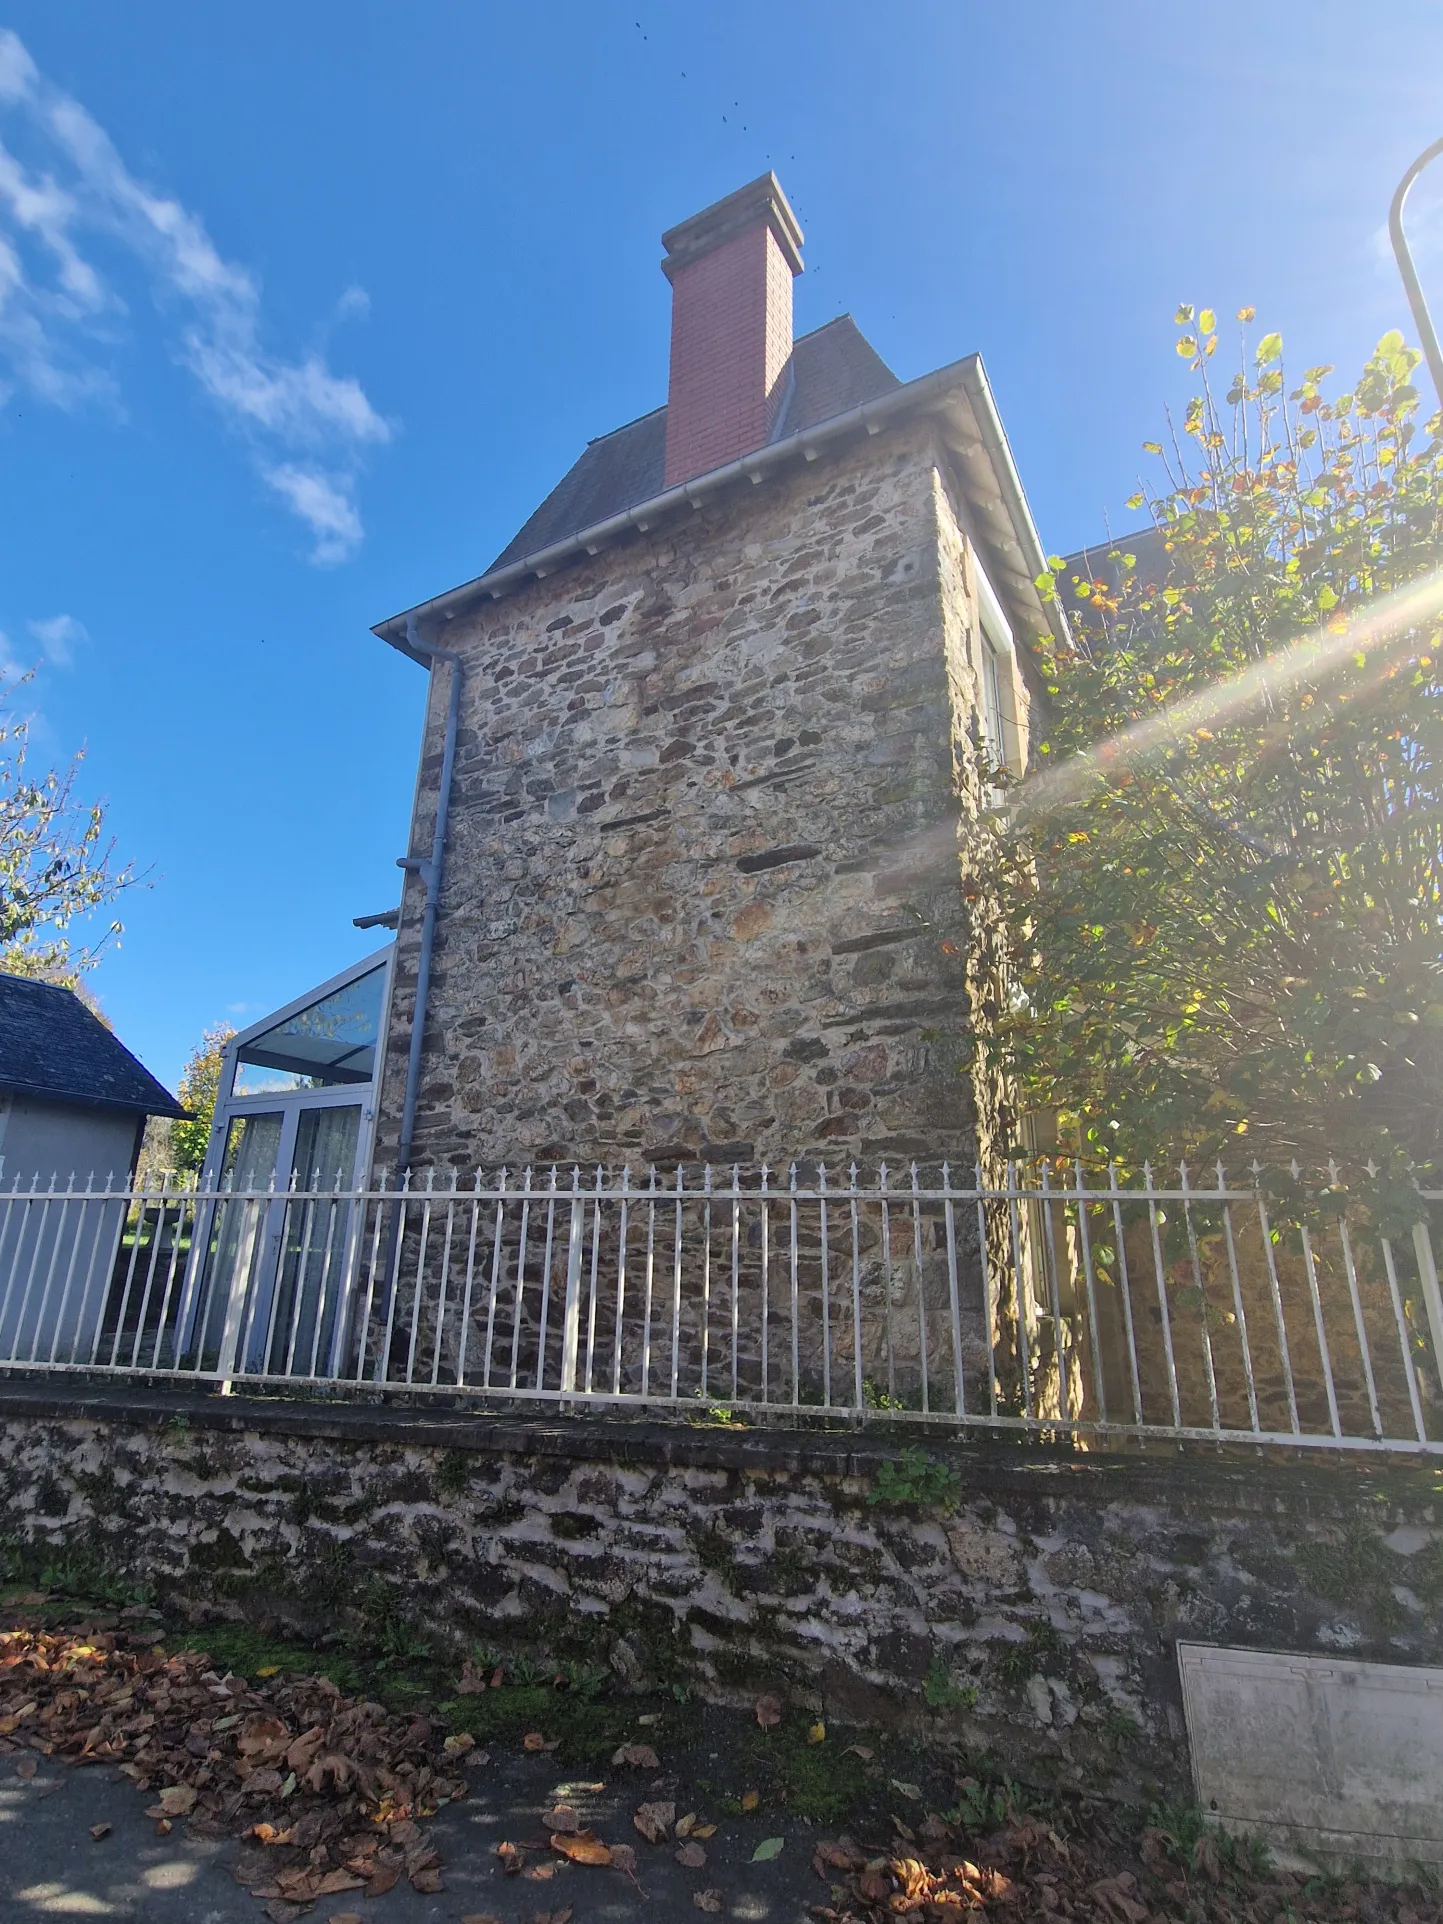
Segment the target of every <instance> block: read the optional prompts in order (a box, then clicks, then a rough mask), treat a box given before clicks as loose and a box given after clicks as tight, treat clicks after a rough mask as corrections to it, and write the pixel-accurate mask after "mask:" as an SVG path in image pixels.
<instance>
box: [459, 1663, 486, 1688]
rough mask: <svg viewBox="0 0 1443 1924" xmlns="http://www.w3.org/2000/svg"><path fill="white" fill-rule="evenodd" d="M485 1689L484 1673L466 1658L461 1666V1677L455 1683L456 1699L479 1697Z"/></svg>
mask: <svg viewBox="0 0 1443 1924" xmlns="http://www.w3.org/2000/svg"><path fill="white" fill-rule="evenodd" d="M485 1688H486V1672H485V1671H484V1670H482V1669H481V1667H480V1665H479V1664H477V1663H475V1662H473V1661H472V1659H471V1658H470V1657H468V1658H467V1659H466V1661H465V1663H463V1664H462V1666H461V1675H460V1677H459V1679H458V1680H457V1683H456V1695H457V1696H458V1697H479V1696H480V1695H481V1692H482V1691H483V1690H484V1689H485Z"/></svg>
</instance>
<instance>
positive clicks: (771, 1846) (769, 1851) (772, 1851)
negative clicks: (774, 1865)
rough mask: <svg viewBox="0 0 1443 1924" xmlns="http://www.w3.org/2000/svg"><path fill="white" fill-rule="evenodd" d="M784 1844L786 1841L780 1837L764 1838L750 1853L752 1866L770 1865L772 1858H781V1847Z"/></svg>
mask: <svg viewBox="0 0 1443 1924" xmlns="http://www.w3.org/2000/svg"><path fill="white" fill-rule="evenodd" d="M785 1842H786V1839H785V1838H782V1837H764V1838H763V1839H762V1841H761V1843H760V1844H758V1845H757V1847H756V1849H755V1850H754V1851H753V1852H752V1862H753V1863H754V1864H770V1863H771V1861H772V1859H773V1858H774V1857H780V1856H781V1854H782V1845H783V1844H784V1843H785Z"/></svg>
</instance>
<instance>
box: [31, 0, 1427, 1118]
mask: <svg viewBox="0 0 1443 1924" xmlns="http://www.w3.org/2000/svg"><path fill="white" fill-rule="evenodd" d="M0 29H4V30H6V31H7V32H8V33H9V34H10V35H11V36H12V38H10V39H7V40H5V41H4V42H3V43H0V633H3V635H4V637H5V641H4V655H5V658H6V659H8V660H9V661H10V662H11V663H13V664H18V665H22V666H29V665H31V664H36V663H38V664H39V666H38V672H37V674H36V676H35V679H34V681H33V682H32V683H31V684H30V686H29V688H28V689H27V691H26V695H25V700H26V702H27V703H28V704H29V705H30V706H31V707H32V708H33V709H34V711H35V716H36V722H35V727H36V752H37V754H38V755H40V756H42V757H44V758H45V759H46V760H50V761H59V760H62V759H64V758H67V757H68V756H69V755H70V754H71V753H72V752H74V751H75V750H76V749H78V748H80V747H81V746H84V747H85V749H86V761H85V764H84V769H83V772H82V775H81V777H80V787H81V790H82V791H83V792H84V793H85V794H86V795H87V796H92V795H93V796H99V797H104V798H105V799H106V801H107V804H108V811H109V825H110V829H111V831H112V832H113V834H114V836H115V838H116V843H117V850H118V853H119V855H120V857H121V858H122V859H128V860H133V861H134V862H135V863H136V865H137V866H138V867H139V868H141V869H143V870H145V871H146V874H147V886H146V887H145V888H144V889H141V890H136V891H134V892H132V893H131V894H130V896H129V897H128V898H127V899H126V902H125V904H124V907H123V911H122V913H123V917H124V920H125V924H126V932H125V936H124V939H123V942H122V943H121V945H120V947H119V948H118V949H117V950H116V951H114V952H113V953H111V954H109V955H108V956H107V957H106V959H105V960H104V962H103V963H102V965H101V967H100V968H99V970H98V971H97V973H96V975H95V976H94V978H93V987H94V989H95V990H96V992H97V993H98V995H99V996H100V999H101V1001H102V1003H103V1005H104V1007H105V1009H106V1011H107V1013H108V1014H109V1016H110V1017H111V1019H112V1020H113V1021H114V1023H115V1025H116V1027H117V1030H118V1031H119V1033H120V1034H121V1036H122V1037H123V1038H124V1039H125V1040H126V1041H127V1042H128V1043H129V1044H130V1046H131V1047H132V1048H134V1049H135V1050H136V1051H137V1053H138V1054H139V1055H141V1056H142V1058H143V1059H144V1060H145V1061H146V1062H147V1063H148V1064H149V1066H151V1067H152V1068H153V1069H154V1070H155V1071H156V1072H157V1073H158V1074H160V1075H161V1076H162V1077H164V1078H166V1079H168V1080H170V1081H171V1082H172V1083H173V1081H174V1079H175V1077H176V1076H177V1075H178V1073H179V1070H180V1067H181V1064H182V1062H183V1060H184V1058H185V1055H186V1053H187V1051H188V1049H189V1048H190V1046H191V1044H192V1043H193V1042H194V1040H195V1039H196V1037H197V1036H198V1035H199V1033H200V1031H201V1029H202V1028H203V1027H204V1026H205V1025H207V1024H208V1023H213V1022H217V1021H222V1020H229V1021H231V1022H233V1023H235V1024H237V1025H241V1024H243V1023H245V1022H247V1021H250V1020H253V1019H254V1018H255V1017H256V1016H258V1015H260V1014H263V1013H264V1012H265V1011H266V1010H267V1009H269V1008H271V1007H273V1006H275V1005H276V1004H278V1003H280V1002H282V1001H285V1000H288V999H289V998H290V997H292V996H293V995H296V994H298V993H300V992H301V991H302V990H304V989H305V988H307V987H308V986H309V985H310V984H311V983H312V982H314V981H317V980H319V979H321V978H323V977H324V976H326V975H328V974H330V973H333V972H334V971H335V970H337V969H339V968H341V967H343V966H344V965H345V964H346V963H347V962H349V961H351V960H352V959H354V958H355V957H358V956H359V955H362V954H364V953H367V952H368V950H369V949H370V948H371V947H373V946H374V945H375V937H374V936H371V937H366V936H363V935H360V934H358V933H357V932H356V931H355V930H354V929H352V927H351V925H350V919H351V917H352V916H353V915H356V914H360V913H365V912H367V911H371V910H377V909H382V908H385V907H387V906H389V905H390V904H391V903H392V902H394V901H395V899H396V897H397V871H396V869H395V866H394V859H395V857H396V856H397V855H398V854H400V853H401V852H402V851H403V849H404V845H405V835H406V830H407V822H408V814H409V808H410V799H411V790H412V783H413V780H414V775H415V757H416V746H417V729H418V725H419V717H420V712H421V701H422V694H423V677H422V675H421V672H420V671H419V670H418V669H416V668H415V667H413V666H412V665H411V664H409V663H407V662H405V661H403V660H402V659H401V658H400V657H398V656H396V655H395V654H393V653H392V652H391V651H390V650H388V649H387V648H385V647H384V646H383V645H382V644H381V643H380V642H378V641H377V640H376V639H375V638H374V637H373V636H372V635H371V634H370V633H369V628H370V625H371V623H372V622H374V621H377V620H379V619H381V618H382V617H383V616H385V615H388V614H391V613H393V612H394V611H395V610H397V609H399V608H403V607H406V606H408V605H410V604H412V603H414V602H416V601H418V600H420V599H422V598H424V597H426V596H428V595H430V594H433V593H436V592H438V591H440V590H442V589H444V588H446V587H449V586H451V585H453V584H454V583H456V582H458V581H460V580H464V579H466V578H468V577H470V576H471V575H474V574H476V573H477V572H479V571H480V569H481V568H482V567H484V565H485V564H486V563H487V562H488V561H489V560H490V559H491V557H492V556H493V555H494V554H495V553H496V551H497V550H498V549H500V548H501V547H502V546H503V545H504V543H505V542H506V541H507V540H508V539H509V538H510V536H511V534H512V533H513V532H514V531H515V529H516V527H517V526H518V525H519V524H520V523H521V522H522V521H523V520H524V519H525V517H526V515H527V514H528V513H529V512H530V510H531V509H532V507H533V506H534V505H535V504H536V502H537V501H538V500H539V498H540V497H541V496H542V495H543V494H544V493H545V492H546V491H547V489H548V488H549V487H550V486H551V485H552V484H553V482H554V481H555V480H556V479H557V478H558V477H559V475H560V474H561V473H562V472H563V470H564V469H565V468H566V467H567V466H568V465H569V463H570V462H571V461H572V460H573V459H574V458H575V456H576V454H577V453H578V452H579V451H580V449H581V447H582V446H583V444H584V443H585V441H586V440H587V439H588V438H589V437H590V436H592V435H595V434H599V433H602V432H605V431H606V430H608V429H609V428H611V427H614V426H616V425H617V424H619V423H620V422H622V421H625V420H628V419H630V418H631V417H633V416H634V415H637V414H639V413H642V412H644V411H645V410H646V409H648V408H651V407H654V406H656V405H657V404H658V403H659V402H660V401H662V400H663V399H664V398H665V382H666V349H667V329H668V318H669V314H668V289H667V286H666V282H665V281H664V279H663V277H662V275H661V274H660V272H659V271H658V265H657V263H658V261H659V258H660V251H661V250H660V244H659V235H660V233H661V230H662V229H663V228H664V227H666V226H669V225H671V224H672V223H673V222H675V221H677V220H679V219H682V218H684V217H685V216H686V215H688V214H691V213H693V212H695V211H696V210H697V209H698V208H700V207H702V206H704V205H706V204H707V203H708V202H709V201H711V200H713V199H716V198H717V197H718V196H720V195H721V194H723V193H726V192H729V191H730V190H731V189H732V188H733V187H735V186H738V185H740V184H741V183H742V182H743V181H745V180H748V179H750V178H752V177H753V176H754V175H756V174H758V173H760V172H761V171H762V170H763V169H764V168H765V167H767V166H768V165H771V166H774V167H775V168H776V170H777V172H778V174H779V175H780V177H781V179H782V181H783V184H784V185H785V187H786V189H787V191H788V193H789V195H790V196H791V198H792V200H793V204H794V205H795V207H796V209H797V211H798V214H799V216H800V218H801V221H802V225H803V227H804V228H805V230H806V236H807V243H806V258H807V272H806V274H805V275H804V276H803V278H802V279H801V280H800V281H799V282H798V284H797V327H798V331H799V332H801V331H804V330H805V329H807V328H809V327H813V326H816V325H817V324H819V323H820V322H822V321H824V320H826V319H828V318H830V317H831V316H832V315H834V314H836V313H839V312H841V311H842V310H843V309H848V310H850V311H851V312H852V313H853V314H854V315H855V316H856V318H857V321H858V323H859V325H860V326H861V327H862V329H863V330H864V332H866V333H867V334H868V335H869V337H870V338H871V339H872V341H873V342H874V344H875V345H876V346H877V348H878V349H879V350H880V351H881V353H882V354H883V355H884V356H885V358H886V359H887V360H888V361H889V362H890V363H891V365H892V366H893V367H894V368H895V369H896V371H897V372H898V373H899V374H900V375H902V376H903V377H904V378H908V377H911V376H914V375H918V374H921V373H924V372H925V371H926V370H927V369H928V368H930V367H933V366H936V365H938V364H940V363H942V362H945V361H949V360H953V359H955V358H956V357H957V356H959V355H961V354H964V353H967V352H970V351H972V350H979V351H980V352H981V353H982V355H983V357H984V359H985V361H986V363H987V366H988V369H989V372H990V374H991V377H992V381H993V384H994V387H995V389H996V391H997V395H998V398H999V402H1000V405H1001V408H1002V411H1003V416H1004V419H1005V421H1006V423H1007V427H1008V430H1009V433H1010V435H1011V438H1012V442H1013V445H1014V448H1015V451H1016V454H1017V458H1018V462H1019V465H1020V468H1021V472H1022V475H1023V479H1024V482H1025V485H1026V487H1027V489H1028V492H1029V495H1030V497H1031V500H1032V505H1033V509H1034V512H1035V513H1036V516H1037V519H1038V522H1039V525H1040V528H1041V531H1042V535H1043V539H1044V541H1045V542H1046V543H1047V544H1048V545H1049V547H1052V548H1063V549H1065V548H1067V547H1069V546H1074V545H1076V544H1078V543H1080V542H1082V541H1084V540H1087V539H1093V538H1095V537H1096V536H1097V535H1098V533H1099V531H1100V530H1101V529H1103V528H1104V527H1105V526H1106V525H1107V523H1108V518H1109V517H1111V518H1112V525H1113V526H1114V527H1124V526H1126V525H1128V523H1129V521H1130V519H1131V518H1130V517H1129V516H1128V515H1127V514H1126V512H1125V510H1123V509H1122V508H1121V505H1120V504H1121V502H1122V501H1123V499H1124V497H1125V496H1126V495H1127V494H1128V493H1129V492H1130V491H1131V488H1132V486H1133V485H1134V480H1135V476H1136V474H1137V472H1138V469H1139V462H1140V460H1141V458H1142V457H1140V455H1139V452H1138V449H1139V444H1140V442H1141V441H1142V440H1144V439H1145V438H1147V437H1149V436H1150V435H1151V434H1153V433H1154V432H1155V431H1156V428H1157V426H1158V422H1159V417H1160V412H1161V409H1162V407H1163V405H1164V404H1165V403H1166V402H1167V401H1169V400H1170V399H1176V397H1177V395H1178V394H1179V392H1180V391H1181V384H1182V382H1183V381H1184V380H1185V375H1184V374H1183V373H1182V371H1181V369H1180V366H1179V364H1178V363H1177V361H1176V359H1175V357H1174V356H1173V354H1172V350H1171V338H1172V328H1171V325H1170V322H1171V315H1172V311H1173V308H1174V306H1175V305H1176V303H1177V302H1178V301H1179V300H1195V301H1197V302H1199V303H1202V302H1209V303H1212V304H1214V305H1216V306H1217V307H1219V308H1220V309H1223V310H1226V311H1231V310H1232V309H1233V308H1235V307H1237V306H1238V305H1240V304H1242V303H1244V302H1251V303H1254V304H1255V305H1256V306H1257V308H1258V313H1259V321H1260V323H1266V324H1267V325H1269V326H1272V327H1277V328H1280V329H1281V330H1282V332H1283V334H1284V337H1285V339H1286V341H1287V342H1288V344H1289V348H1290V350H1291V351H1292V352H1293V353H1295V354H1296V355H1298V356H1300V357H1301V358H1302V360H1304V361H1308V362H1311V361H1333V362H1337V363H1338V364H1339V365H1340V366H1341V367H1343V368H1349V367H1350V366H1351V365H1352V364H1353V363H1355V362H1357V361H1358V359H1359V358H1360V357H1361V356H1362V355H1363V354H1364V353H1365V352H1366V351H1367V349H1368V348H1369V346H1370V345H1371V344H1372V342H1373V341H1374V340H1375V339H1376V338H1377V336H1378V335H1379V334H1380V333H1381V332H1382V331H1383V330H1384V329H1385V328H1387V327H1389V326H1392V325H1406V320H1407V316H1406V310H1405V308H1404V304H1403V300H1402V297H1401V294H1400V292H1399V289H1398V286H1397V282H1396V277H1395V275H1394V272H1393V270H1392V267H1391V264H1390V262H1389V260H1388V257H1387V255H1386V251H1385V248H1384V245H1383V243H1382V230H1383V223H1384V219H1385V215H1386V210H1387V204H1388V199H1389V196H1390V194H1391V192H1392V189H1393V186H1394V184H1395V182H1396V180H1397V177H1398V175H1399V174H1400V173H1401V171H1402V169H1403V167H1404V166H1405V165H1406V164H1407V162H1408V161H1409V160H1410V159H1411V158H1412V157H1413V155H1414V154H1415V153H1416V152H1417V151H1418V150H1419V149H1420V148H1422V147H1423V146H1425V145H1426V144H1427V143H1428V142H1429V141H1430V140H1431V139H1433V138H1434V137H1435V136H1437V135H1438V134H1439V133H1443V4H1440V0H1398V3H1397V4H1395V5H1394V6H1393V7H1391V8H1390V9H1389V10H1388V15H1387V25H1386V28H1384V27H1383V26H1381V25H1377V24H1374V17H1373V14H1372V10H1371V9H1368V8H1365V7H1363V6H1362V5H1360V4H1359V0H1275V4H1273V5H1271V6H1259V5H1258V4H1256V0H1250V3H1249V4H1241V3H1240V0H1217V3H1216V4H1214V5H1213V6H1212V7H1211V8H1209V9H1206V10H1199V9H1181V8H1174V7H1158V6H1157V5H1156V4H1154V3H1153V0H1148V3H1147V4H1143V3H1142V0H1102V4H1091V5H1084V4H1082V0H1077V3H1076V4H1065V3H1064V0H1031V4H1029V5H1026V6H1021V7H1019V6H1017V5H1015V4H1014V5H1010V6H1001V5H997V4H986V5H984V4H979V3H977V0H893V4H891V5H887V6H882V5H880V4H877V3H876V0H872V3H871V4H864V3H863V0H815V3H813V0H764V3H762V0H727V3H726V4H725V5H714V6H710V7H699V6H696V5H694V4H688V5H681V4H667V5H665V6H660V5H657V4H655V3H654V0H628V4H626V5H614V4H612V3H611V0H550V4H547V5H543V6H536V5H533V6H527V7H522V6H515V5H513V6H497V5H485V4H480V3H479V0H407V4H406V5H404V6H402V5H400V4H398V3H396V0H392V4H380V3H379V0H286V3H285V4H283V5H282V4H275V0H247V5H246V6H245V7H243V8H239V7H236V8H220V7H214V6H200V7H198V6H196V5H195V4H194V0H127V4H126V5H125V6H124V7H117V6H116V5H114V0H0ZM1437 173H1438V175H1439V176H1440V178H1439V179H1438V180H1437V181H1436V182H1430V183H1428V184H1427V186H1426V188H1424V187H1420V189H1419V191H1418V194H1417V196H1416V201H1417V207H1416V214H1415V231H1416V233H1417V235H1418V237H1419V243H1420V254H1421V256H1422V259H1423V263H1424V266H1425V272H1426V274H1427V276H1428V280H1429V285H1430V287H1431V289H1432V290H1433V293H1434V300H1435V311H1437V310H1438V309H1443V163H1440V164H1439V167H1438V169H1437Z"/></svg>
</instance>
